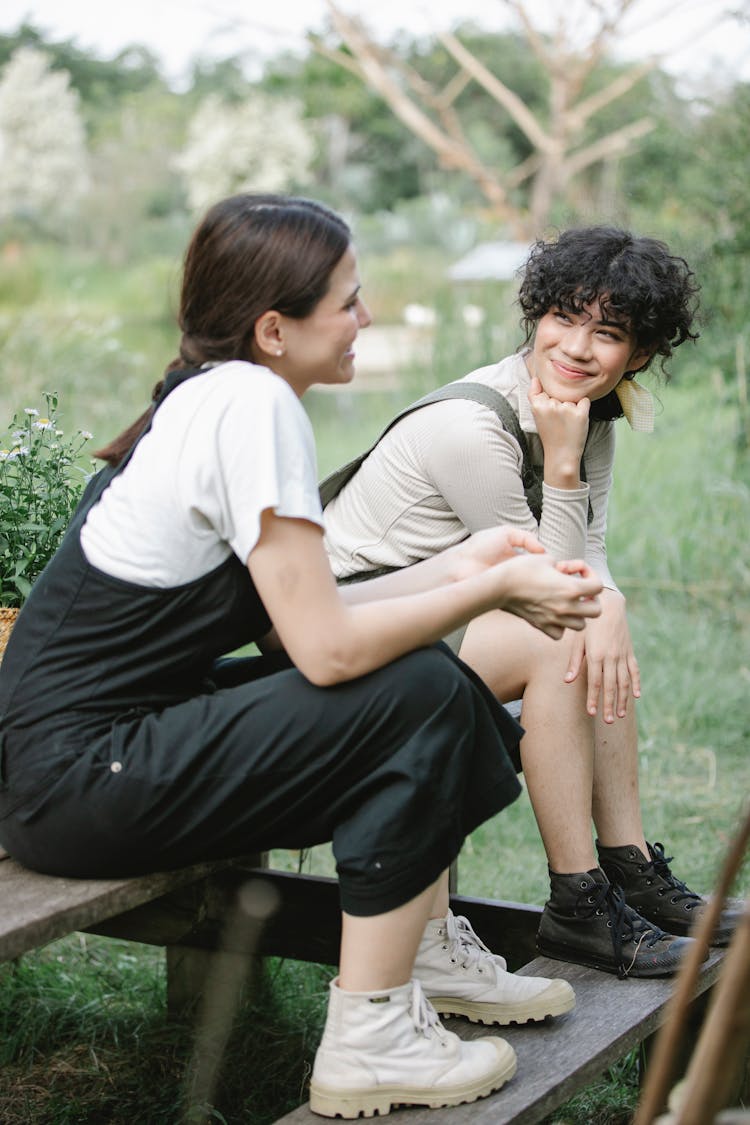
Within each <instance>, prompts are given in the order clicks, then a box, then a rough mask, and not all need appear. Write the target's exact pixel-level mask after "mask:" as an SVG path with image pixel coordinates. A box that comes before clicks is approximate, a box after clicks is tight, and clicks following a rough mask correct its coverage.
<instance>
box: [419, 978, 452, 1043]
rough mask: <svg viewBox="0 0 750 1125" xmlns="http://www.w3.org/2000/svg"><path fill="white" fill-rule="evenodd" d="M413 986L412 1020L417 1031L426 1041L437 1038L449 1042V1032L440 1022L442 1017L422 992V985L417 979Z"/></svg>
mask: <svg viewBox="0 0 750 1125" xmlns="http://www.w3.org/2000/svg"><path fill="white" fill-rule="evenodd" d="M411 984H412V994H411V1018H412V1022H413V1024H414V1028H415V1030H416V1031H417V1032H418V1033H419V1034H420V1035H424V1037H425V1039H432V1038H433V1037H437V1038H438V1039H440V1040H443V1041H447V1038H448V1032H447V1030H446V1029H445V1028H444V1027H443V1025H442V1023H441V1022H440V1016H439V1015H438V1014H437V1012H436V1011H435V1009H434V1008H433V1006H432V1004H431V1003H430V1001H429V1000H428V999H427V997H426V996H425V994H424V992H423V991H422V985H421V984H420V982H419V981H418V980H415V979H413V980H412V982H411Z"/></svg>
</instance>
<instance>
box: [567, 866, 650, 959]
mask: <svg viewBox="0 0 750 1125" xmlns="http://www.w3.org/2000/svg"><path fill="white" fill-rule="evenodd" d="M605 912H606V913H607V915H608V916H609V920H608V925H609V927H610V929H611V930H612V945H613V947H614V951H615V959H616V961H617V962H618V970H617V975H618V976H619V977H620V979H621V980H625V978H626V977H627V976H628V974H629V972H630V970H631V969H632V968H633V965H634V964H635V959H636V957H637V956H638V952H639V950H640V948H641V946H642V945H643V944H644V942H645V944H646V946H647V947H648V948H651V947H652V946H654V945H656V944H657V942H660V941H661V940H662V939H663V938H665V937H666V936H667V935H666V934H665V933H664V930H660V929H659V927H658V926H655V925H654V924H653V922H647V921H646V919H645V918H642V917H641V915H640V914H639V913H638V912H637V911H636V910H633V909H632V907H630V906H628V904H627V903H626V901H625V896H624V895H623V893H622V891H621V889H620V888H619V887H617V886H615V885H614V884H613V883H595V884H594V886H593V887H590V888H587V889H586V890H585V891H584V892H582V893H581V894H580V895H579V896H578V900H577V902H576V913H578V914H580V915H581V916H582V917H585V918H590V917H592V916H593V915H594V914H604V913H605ZM628 941H632V942H633V944H634V945H635V949H634V950H633V956H632V957H631V959H630V963H629V964H628V965H626V964H625V959H624V957H623V945H624V944H625V943H626V942H628Z"/></svg>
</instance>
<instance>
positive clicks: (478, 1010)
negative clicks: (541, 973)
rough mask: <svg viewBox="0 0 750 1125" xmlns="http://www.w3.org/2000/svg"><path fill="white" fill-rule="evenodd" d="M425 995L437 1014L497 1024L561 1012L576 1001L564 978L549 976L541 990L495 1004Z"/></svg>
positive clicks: (531, 1019) (529, 1021) (572, 1006)
mask: <svg viewBox="0 0 750 1125" xmlns="http://www.w3.org/2000/svg"><path fill="white" fill-rule="evenodd" d="M428 999H429V1001H430V1003H431V1004H432V1006H433V1008H434V1009H435V1011H436V1012H437V1013H438V1014H439V1015H441V1016H464V1017H465V1018H466V1019H467V1020H470V1021H471V1023H484V1024H499V1025H500V1026H501V1027H507V1026H508V1025H509V1024H512V1023H518V1024H521V1023H536V1022H538V1021H540V1020H545V1019H547V1017H548V1016H561V1015H563V1014H564V1013H565V1012H570V1011H571V1010H572V1009H573V1008H575V1004H576V994H575V992H574V991H573V989H572V988H571V986H570V985H569V984H568V982H567V981H566V980H551V981H550V982H549V984H548V985H547V987H546V988H545V989H544V990H543V991H542V992H539V993H537V995H536V996H529V997H528V998H527V999H526V1000H513V1001H511V1000H508V1001H506V1002H500V1003H497V1004H491V1003H487V1002H484V1003H483V1002H482V1001H480V1000H464V999H462V998H460V997H456V996H429V997H428Z"/></svg>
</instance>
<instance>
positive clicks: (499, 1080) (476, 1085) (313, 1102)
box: [310, 1039, 517, 1120]
mask: <svg viewBox="0 0 750 1125" xmlns="http://www.w3.org/2000/svg"><path fill="white" fill-rule="evenodd" d="M486 1042H493V1040H486ZM494 1042H495V1045H496V1050H497V1053H498V1060H497V1066H496V1067H495V1069H494V1070H493V1071H492V1073H491V1074H490V1075H488V1076H487V1077H486V1078H485V1079H484V1080H483V1081H481V1082H480V1081H474V1082H463V1083H460V1084H459V1085H456V1086H446V1087H445V1088H444V1089H442V1090H436V1089H435V1088H434V1086H433V1087H429V1088H428V1087H425V1086H398V1085H395V1086H371V1087H365V1088H362V1089H357V1090H346V1089H336V1088H335V1087H332V1086H320V1085H318V1084H317V1083H315V1082H311V1083H310V1109H311V1110H312V1112H313V1113H318V1114H320V1115H321V1116H322V1117H343V1118H345V1119H346V1120H354V1119H355V1118H357V1117H374V1116H375V1115H376V1114H378V1115H380V1116H383V1115H384V1114H386V1113H390V1111H391V1110H392V1109H393V1108H394V1107H395V1106H399V1105H423V1106H427V1107H428V1108H429V1109H439V1108H440V1107H442V1106H451V1105H462V1104H464V1103H465V1102H475V1101H477V1099H478V1098H486V1097H487V1095H488V1094H492V1093H494V1092H495V1090H499V1089H500V1087H501V1086H504V1085H505V1083H506V1082H508V1081H509V1079H511V1078H512V1077H513V1075H514V1074H515V1073H516V1066H517V1062H516V1054H515V1051H514V1050H513V1048H512V1047H510V1046H509V1045H508V1044H507V1043H505V1042H504V1041H503V1040H501V1039H497V1040H494Z"/></svg>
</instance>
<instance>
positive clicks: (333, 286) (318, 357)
mask: <svg viewBox="0 0 750 1125" xmlns="http://www.w3.org/2000/svg"><path fill="white" fill-rule="evenodd" d="M359 290H360V281H359V272H358V270H357V257H356V254H355V252H354V249H353V247H351V246H349V247H348V249H347V250H346V251H345V253H344V254H343V256H342V257H341V258H340V260H339V261H338V263H337V264H336V266H335V267H334V269H333V272H332V273H331V277H330V282H329V286H328V291H327V292H326V294H325V296H324V297H322V298H321V299H320V301H319V302H318V304H317V305H316V306H315V308H314V310H313V311H312V313H310V315H309V316H306V317H303V318H302V319H296V318H293V317H288V316H282V317H280V319H279V324H278V332H279V347H280V349H282V355H280V356H278V357H277V356H274V355H271V356H270V357H269V358H268V359H267V360H266V362H267V363H268V366H269V367H272V368H273V370H274V371H276V373H277V374H278V375H281V377H282V378H283V379H286V381H287V382H288V383H289V384H290V385H291V387H292V388H293V389H294V390H295V391H296V393H297V394H298V395H302V394H304V392H305V391H306V390H307V388H308V387H311V386H312V385H313V384H314V383H324V384H326V385H328V386H336V385H337V384H345V383H350V382H351V380H352V379H353V378H354V357H355V353H354V341H355V340H356V338H357V333H358V332H359V330H360V328H366V327H367V325H368V324H370V322H371V320H372V317H371V316H370V312H369V310H368V308H367V306H366V305H365V304H364V302H363V301H362V298H361V297H360V295H359Z"/></svg>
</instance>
